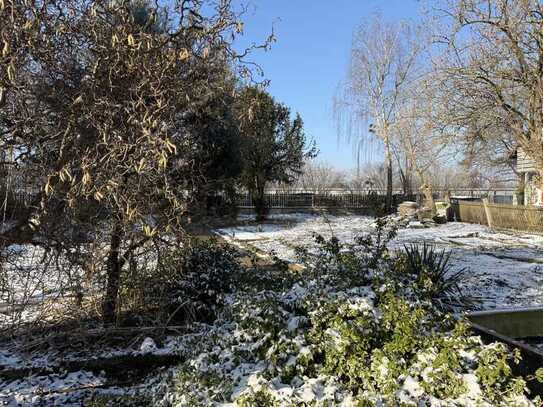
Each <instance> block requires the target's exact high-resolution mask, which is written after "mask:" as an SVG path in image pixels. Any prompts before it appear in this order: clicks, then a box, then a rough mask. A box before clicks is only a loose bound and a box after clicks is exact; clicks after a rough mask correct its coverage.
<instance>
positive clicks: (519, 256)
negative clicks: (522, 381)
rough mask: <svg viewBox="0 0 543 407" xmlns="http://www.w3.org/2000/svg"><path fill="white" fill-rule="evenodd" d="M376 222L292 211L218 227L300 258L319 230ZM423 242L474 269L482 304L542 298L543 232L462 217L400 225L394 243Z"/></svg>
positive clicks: (354, 229) (348, 234) (366, 227)
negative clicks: (525, 231)
mask: <svg viewBox="0 0 543 407" xmlns="http://www.w3.org/2000/svg"><path fill="white" fill-rule="evenodd" d="M242 220H249V219H248V218H245V219H243V218H242ZM373 223H374V219H373V218H370V217H366V216H318V215H309V214H288V215H277V216H272V217H271V218H270V222H268V223H264V224H261V225H256V224H250V223H248V224H246V225H241V226H236V227H230V228H224V229H219V230H217V231H216V232H217V234H219V235H221V236H222V237H223V238H225V239H227V240H230V241H234V242H238V243H242V244H245V245H249V246H253V247H254V248H256V249H258V250H260V251H263V252H266V253H273V254H275V255H276V256H277V257H279V258H281V259H284V260H287V261H296V256H295V247H297V246H301V247H306V248H309V249H311V247H312V246H313V245H314V235H315V234H320V235H322V236H324V237H327V238H328V237H331V236H336V237H337V238H338V239H339V240H341V241H344V242H352V241H353V240H354V238H355V237H356V236H357V235H359V234H363V233H367V232H369V231H371V230H372V228H373ZM423 242H426V243H430V244H434V245H436V246H437V247H439V248H443V249H446V250H450V251H451V253H452V254H451V263H452V266H453V268H454V269H455V270H456V269H462V268H466V269H467V270H469V272H468V273H467V276H469V279H467V280H466V281H464V283H463V289H465V290H466V291H467V292H468V293H469V294H470V295H471V296H472V297H474V298H475V299H477V300H478V301H479V304H478V308H484V309H490V308H506V307H513V306H529V305H542V304H543V236H538V235H530V234H522V233H514V232H504V231H493V230H490V229H489V228H488V227H486V226H482V225H473V224H467V223H460V222H450V223H447V224H445V225H437V226H432V227H423V226H422V225H421V224H420V223H418V222H412V223H410V224H409V225H408V226H407V227H402V228H400V229H399V230H398V236H397V237H396V239H395V240H394V241H393V242H392V249H400V248H401V247H403V246H404V245H408V244H412V243H423Z"/></svg>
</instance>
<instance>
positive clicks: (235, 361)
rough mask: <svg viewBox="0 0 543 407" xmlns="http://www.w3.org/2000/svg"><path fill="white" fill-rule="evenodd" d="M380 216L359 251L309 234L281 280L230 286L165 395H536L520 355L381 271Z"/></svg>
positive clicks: (434, 400)
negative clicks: (291, 274) (297, 268)
mask: <svg viewBox="0 0 543 407" xmlns="http://www.w3.org/2000/svg"><path fill="white" fill-rule="evenodd" d="M386 224H387V223H386V222H385V221H379V222H377V224H376V226H377V229H378V230H380V232H378V233H376V234H375V235H374V236H370V237H361V238H359V239H358V240H357V242H356V243H355V245H356V244H358V245H359V247H361V246H363V245H364V244H366V245H367V250H363V251H361V250H359V251H353V250H352V249H353V248H354V246H353V245H348V246H345V245H343V244H341V243H340V242H339V241H338V240H337V239H332V240H329V241H327V240H325V239H319V242H320V247H319V248H318V249H317V250H316V251H315V252H313V253H308V252H305V253H304V256H305V258H306V259H307V262H306V263H305V264H304V265H305V269H304V270H303V271H302V272H301V275H300V276H299V278H298V279H296V280H295V282H294V281H293V283H292V285H291V286H290V288H288V289H281V290H274V289H269V290H259V291H254V290H247V291H243V290H238V291H236V292H234V293H233V294H231V295H229V296H228V297H227V301H226V306H225V307H224V308H223V309H222V311H221V313H220V315H219V318H218V319H217V320H216V321H215V323H214V324H213V325H211V326H207V327H206V331H205V334H204V333H202V335H201V336H200V337H199V340H198V341H196V342H192V343H191V344H190V345H187V346H185V349H189V350H188V351H187V355H186V356H187V360H186V362H185V363H184V364H183V365H182V366H181V367H180V373H179V375H178V376H177V379H176V380H175V382H174V385H173V387H172V390H171V392H170V393H169V398H168V402H169V403H172V404H173V405H175V406H185V405H203V406H205V405H213V404H214V403H230V402H234V404H235V405H238V406H332V405H342V406H374V405H383V406H385V405H386V406H388V405H401V406H421V405H425V406H444V405H458V406H474V405H477V406H535V405H537V404H535V403H537V402H539V401H538V399H535V400H530V399H529V395H528V394H527V391H526V380H525V379H523V378H520V377H515V376H514V375H513V373H512V370H511V367H510V365H511V364H514V363H518V360H519V356H518V354H516V353H511V352H510V350H509V349H508V348H507V347H506V346H504V345H502V344H490V345H484V344H483V343H482V342H481V340H480V338H478V337H475V336H472V335H471V334H470V333H469V331H468V328H467V326H466V324H465V323H463V322H462V321H457V320H456V319H454V318H453V317H451V316H450V315H448V314H446V313H445V312H443V311H442V310H439V309H435V308H433V307H431V306H429V302H428V300H427V299H425V298H420V299H417V298H414V297H413V296H414V295H418V294H417V293H419V291H416V290H414V289H413V288H412V289H410V290H409V295H404V294H405V293H406V291H405V290H401V289H399V288H398V285H399V280H393V279H392V278H391V277H390V276H391V275H393V274H394V273H393V271H391V270H390V268H391V267H392V268H393V267H394V266H395V264H396V263H397V261H398V259H397V258H396V257H395V256H394V255H391V254H390V253H389V252H388V250H387V249H386V243H385V242H386V241H387V239H388V237H389V236H393V235H394V232H393V231H387V226H386ZM312 255H313V256H315V257H313V259H312V260H310V259H311V256H312ZM302 257H303V256H302ZM363 260H364V261H365V262H364V261H363ZM368 264H371V265H372V267H371V268H370V267H368ZM262 272H263V273H264V272H265V271H262ZM406 281H415V282H416V280H406Z"/></svg>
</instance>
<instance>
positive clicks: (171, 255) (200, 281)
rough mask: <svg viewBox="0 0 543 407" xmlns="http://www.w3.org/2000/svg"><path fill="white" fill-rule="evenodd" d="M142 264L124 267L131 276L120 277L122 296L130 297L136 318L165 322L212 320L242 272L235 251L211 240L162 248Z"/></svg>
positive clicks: (236, 251) (194, 241) (237, 253)
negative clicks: (144, 264)
mask: <svg viewBox="0 0 543 407" xmlns="http://www.w3.org/2000/svg"><path fill="white" fill-rule="evenodd" d="M147 264H148V265H147V266H146V267H144V268H143V269H137V268H136V269H134V270H131V269H130V268H129V269H128V271H127V272H128V273H132V274H133V275H131V276H127V278H124V279H123V280H124V281H126V283H125V285H124V286H123V287H122V289H123V290H125V293H124V295H123V297H124V298H128V299H131V300H132V303H133V304H135V306H136V307H137V308H139V310H140V311H141V313H142V314H143V315H142V318H151V319H153V322H154V323H161V324H170V325H171V324H177V323H184V322H188V321H207V322H210V321H212V320H213V319H214V318H215V315H216V312H217V310H218V309H219V308H221V307H222V305H223V302H224V299H225V296H226V295H227V294H228V293H231V292H232V291H233V290H234V287H235V281H236V280H238V279H239V275H240V274H241V270H242V266H241V264H240V262H239V252H238V250H237V249H235V248H233V247H232V246H228V245H224V244H219V243H218V242H217V241H216V240H215V239H209V240H193V241H190V242H188V243H187V244H186V245H184V246H182V247H178V248H175V249H173V250H172V249H168V250H165V251H164V252H162V253H161V255H160V256H159V258H158V259H157V260H154V261H150V262H148V263H147ZM149 264H150V265H149ZM130 277H131V278H130Z"/></svg>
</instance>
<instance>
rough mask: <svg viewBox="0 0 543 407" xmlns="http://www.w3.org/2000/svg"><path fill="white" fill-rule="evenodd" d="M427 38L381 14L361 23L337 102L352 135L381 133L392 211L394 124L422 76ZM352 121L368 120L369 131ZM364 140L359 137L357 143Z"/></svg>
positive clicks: (337, 113)
mask: <svg viewBox="0 0 543 407" xmlns="http://www.w3.org/2000/svg"><path fill="white" fill-rule="evenodd" d="M423 43H424V41H421V38H417V37H416V35H415V33H414V30H413V28H412V27H410V26H409V25H408V24H406V23H398V24H389V23H386V22H384V21H383V20H382V19H381V18H380V17H379V16H376V17H375V18H374V19H373V20H372V21H371V22H364V23H362V24H361V25H360V26H359V28H358V29H357V30H356V31H355V33H354V35H353V44H352V48H351V62H350V68H349V72H348V75H347V78H346V80H345V83H344V84H343V85H342V86H341V93H340V94H339V95H338V96H337V97H336V100H335V101H334V105H335V116H336V120H337V121H338V122H339V123H340V124H341V123H343V125H344V127H345V130H346V131H347V133H348V136H349V137H357V138H359V140H367V139H369V138H371V137H373V136H376V137H377V138H378V139H379V140H380V141H381V142H382V144H383V146H384V153H385V162H386V167H387V169H386V173H387V199H386V210H387V211H390V210H391V206H392V182H393V179H392V178H393V169H392V165H393V151H392V143H393V141H392V138H393V128H394V126H395V124H396V122H397V119H398V117H397V115H398V109H399V106H400V104H401V102H402V100H403V99H404V97H405V91H406V90H407V88H408V86H409V84H410V82H411V81H412V80H413V78H414V77H415V76H416V75H417V63H418V58H419V56H420V53H421V49H422V47H421V45H420V44H423ZM353 121H355V122H357V121H358V122H360V121H361V122H363V123H369V132H366V131H363V132H361V133H360V134H352V132H353V130H356V127H353V126H352V125H351V124H352V122H353ZM365 145H366V143H365V142H362V143H360V142H359V144H358V147H361V148H364V147H365Z"/></svg>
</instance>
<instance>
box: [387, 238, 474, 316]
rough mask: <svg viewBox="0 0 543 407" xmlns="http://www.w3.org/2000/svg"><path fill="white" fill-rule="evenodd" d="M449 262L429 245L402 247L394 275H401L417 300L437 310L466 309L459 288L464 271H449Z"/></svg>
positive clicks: (447, 257) (449, 254) (448, 253)
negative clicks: (424, 301) (423, 301)
mask: <svg viewBox="0 0 543 407" xmlns="http://www.w3.org/2000/svg"><path fill="white" fill-rule="evenodd" d="M450 258H451V253H450V252H447V251H445V250H438V249H437V248H436V247H435V246H433V245H429V244H427V243H424V244H423V245H422V246H421V245H417V244H412V245H409V246H404V252H403V253H402V254H401V255H400V256H399V258H398V262H397V263H396V264H397V267H396V271H399V272H400V273H402V272H403V273H404V274H406V275H407V277H408V278H409V279H410V280H411V282H412V284H411V286H412V288H413V290H414V292H415V295H416V296H417V297H418V299H421V300H428V301H431V302H432V304H433V305H434V306H436V307H437V308H438V309H441V310H444V309H448V308H451V307H454V306H458V305H468V304H469V303H470V302H471V300H470V299H469V298H468V297H467V296H466V294H465V293H463V292H462V289H461V288H460V283H461V281H462V280H463V279H464V278H465V277H466V269H460V270H457V271H453V270H452V267H451V263H450Z"/></svg>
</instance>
